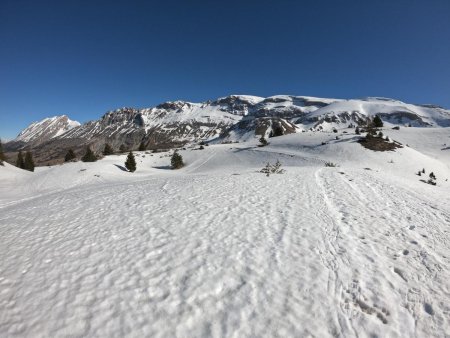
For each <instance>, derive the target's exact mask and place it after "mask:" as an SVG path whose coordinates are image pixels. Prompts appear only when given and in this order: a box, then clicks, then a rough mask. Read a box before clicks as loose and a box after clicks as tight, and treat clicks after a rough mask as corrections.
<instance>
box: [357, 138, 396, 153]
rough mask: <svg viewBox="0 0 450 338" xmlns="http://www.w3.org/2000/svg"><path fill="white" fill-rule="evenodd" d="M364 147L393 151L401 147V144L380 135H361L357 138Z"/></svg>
mask: <svg viewBox="0 0 450 338" xmlns="http://www.w3.org/2000/svg"><path fill="white" fill-rule="evenodd" d="M358 143H359V144H361V145H362V146H363V147H364V148H367V149H370V150H373V151H394V150H395V149H397V148H403V146H402V145H401V144H400V143H398V142H396V141H393V142H391V141H388V140H386V139H384V138H382V137H375V136H373V137H363V138H361V139H360V140H358Z"/></svg>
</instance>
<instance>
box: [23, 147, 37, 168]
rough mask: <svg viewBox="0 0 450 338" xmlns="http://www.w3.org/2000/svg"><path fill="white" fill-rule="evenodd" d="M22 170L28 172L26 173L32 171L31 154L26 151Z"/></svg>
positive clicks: (32, 161)
mask: <svg viewBox="0 0 450 338" xmlns="http://www.w3.org/2000/svg"><path fill="white" fill-rule="evenodd" d="M23 169H25V170H28V171H34V160H33V154H31V152H29V151H27V152H26V154H25V161H24V167H23Z"/></svg>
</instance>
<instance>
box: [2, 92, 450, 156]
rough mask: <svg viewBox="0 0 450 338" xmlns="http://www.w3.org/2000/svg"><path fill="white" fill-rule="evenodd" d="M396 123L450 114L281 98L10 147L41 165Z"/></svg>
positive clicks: (441, 119)
mask: <svg viewBox="0 0 450 338" xmlns="http://www.w3.org/2000/svg"><path fill="white" fill-rule="evenodd" d="M377 114H378V115H379V116H380V117H381V118H382V119H383V120H384V121H386V122H389V123H392V124H401V125H405V124H408V125H412V126H421V127H426V126H442V127H446V126H450V111H449V110H445V109H443V108H441V107H438V106H433V105H413V104H407V103H403V102H401V101H396V100H392V99H385V98H364V99H359V100H338V99H324V98H314V97H304V96H290V95H278V96H272V97H268V98H263V97H257V96H248V95H231V96H227V97H223V98H219V99H217V100H215V101H207V102H203V103H191V102H186V101H173V102H166V103H163V104H160V105H158V106H156V107H153V108H145V109H135V108H122V109H117V110H115V111H110V112H108V113H106V114H105V115H103V116H102V117H101V118H100V119H99V120H95V121H90V122H87V123H84V124H82V125H80V124H79V123H77V122H73V121H70V120H69V119H68V118H67V116H60V117H54V118H49V119H45V120H43V121H41V122H37V123H33V124H32V125H30V126H29V127H28V128H26V129H25V130H24V131H22V132H21V133H20V134H19V136H18V137H17V138H16V139H15V140H13V141H11V142H8V143H7V144H6V145H5V148H6V150H8V151H17V150H19V149H32V150H33V153H34V154H35V157H36V160H37V162H38V163H40V164H44V163H54V162H58V161H61V160H62V158H63V157H64V154H65V153H66V151H67V149H69V148H72V149H73V150H75V152H77V153H79V154H81V153H82V152H83V149H84V148H85V147H86V146H87V145H89V146H91V147H92V148H93V150H94V151H95V152H98V153H99V152H101V150H102V149H103V147H104V144H105V143H109V144H111V145H112V147H113V148H115V149H116V150H118V149H119V148H120V147H121V146H122V147H124V148H126V149H137V148H138V147H139V145H140V144H141V143H143V144H144V145H145V147H146V148H147V149H165V148H172V147H179V146H182V145H184V144H186V143H189V142H199V141H201V140H203V141H206V140H207V141H210V142H219V143H220V142H230V141H231V142H232V141H246V140H249V139H253V138H255V137H258V138H259V137H261V136H265V137H273V136H280V135H284V134H289V133H295V132H297V131H300V130H302V129H314V130H322V131H329V130H331V129H333V128H342V127H348V126H349V125H350V126H354V125H365V124H366V123H367V121H368V120H369V119H370V118H372V117H373V116H374V115H377Z"/></svg>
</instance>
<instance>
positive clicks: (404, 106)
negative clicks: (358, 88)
mask: <svg viewBox="0 0 450 338" xmlns="http://www.w3.org/2000/svg"><path fill="white" fill-rule="evenodd" d="M375 115H379V116H380V117H381V118H382V120H383V121H385V122H388V123H391V124H396V125H411V126H414V127H429V126H433V127H435V126H441V127H449V126H450V111H449V110H445V109H443V108H440V107H436V106H419V105H413V104H408V103H404V102H401V101H397V100H392V99H384V98H365V99H360V100H348V101H347V100H346V101H338V102H333V103H331V104H329V105H327V106H325V107H323V108H320V109H318V110H316V111H314V112H313V113H311V114H308V115H307V116H306V117H305V119H304V120H306V121H311V122H315V123H316V125H320V124H322V123H326V122H328V123H330V122H331V123H333V122H334V123H337V124H338V125H339V124H341V125H344V126H346V125H348V124H350V123H353V124H356V125H357V124H363V123H365V122H366V121H367V118H368V117H371V118H372V117H373V116H375Z"/></svg>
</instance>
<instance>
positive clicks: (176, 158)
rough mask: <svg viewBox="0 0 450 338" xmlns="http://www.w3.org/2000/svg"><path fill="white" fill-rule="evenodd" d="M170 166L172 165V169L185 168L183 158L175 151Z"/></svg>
mask: <svg viewBox="0 0 450 338" xmlns="http://www.w3.org/2000/svg"><path fill="white" fill-rule="evenodd" d="M170 164H171V165H172V169H180V168H182V167H183V166H184V163H183V157H182V156H181V155H180V154H178V152H176V151H175V152H174V153H173V155H172V158H171V160H170Z"/></svg>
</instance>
